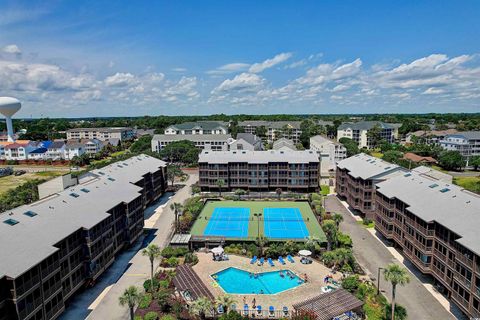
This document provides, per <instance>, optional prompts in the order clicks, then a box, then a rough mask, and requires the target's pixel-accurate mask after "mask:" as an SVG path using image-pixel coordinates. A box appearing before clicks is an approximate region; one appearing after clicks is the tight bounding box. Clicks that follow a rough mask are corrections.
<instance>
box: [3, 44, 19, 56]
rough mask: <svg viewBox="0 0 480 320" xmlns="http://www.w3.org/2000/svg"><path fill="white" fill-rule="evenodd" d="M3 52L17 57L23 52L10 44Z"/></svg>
mask: <svg viewBox="0 0 480 320" xmlns="http://www.w3.org/2000/svg"><path fill="white" fill-rule="evenodd" d="M2 51H3V52H5V53H10V54H15V55H21V54H22V51H21V50H20V48H19V47H18V46H17V45H16V44H9V45H8V46H5V47H3V48H2Z"/></svg>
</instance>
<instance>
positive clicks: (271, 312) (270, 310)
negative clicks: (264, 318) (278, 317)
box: [268, 306, 275, 318]
mask: <svg viewBox="0 0 480 320" xmlns="http://www.w3.org/2000/svg"><path fill="white" fill-rule="evenodd" d="M268 317H269V318H275V308H274V307H273V306H270V307H268Z"/></svg>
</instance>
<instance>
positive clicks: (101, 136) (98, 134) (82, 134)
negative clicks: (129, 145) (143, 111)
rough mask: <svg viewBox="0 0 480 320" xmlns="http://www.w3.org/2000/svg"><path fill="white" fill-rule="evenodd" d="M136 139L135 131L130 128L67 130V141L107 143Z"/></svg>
mask: <svg viewBox="0 0 480 320" xmlns="http://www.w3.org/2000/svg"><path fill="white" fill-rule="evenodd" d="M134 137H135V130H134V129H133V128H128V127H112V128H75V129H69V130H67V140H75V139H76V140H78V139H97V140H100V141H105V140H109V139H119V140H120V141H122V140H130V139H133V138H134Z"/></svg>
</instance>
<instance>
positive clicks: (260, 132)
mask: <svg viewBox="0 0 480 320" xmlns="http://www.w3.org/2000/svg"><path fill="white" fill-rule="evenodd" d="M255 134H256V135H257V136H259V137H260V138H265V137H266V136H267V128H266V127H265V126H259V127H256V128H255Z"/></svg>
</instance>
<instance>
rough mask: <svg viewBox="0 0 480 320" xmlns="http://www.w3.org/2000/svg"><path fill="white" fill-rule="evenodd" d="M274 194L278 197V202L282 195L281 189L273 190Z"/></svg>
mask: <svg viewBox="0 0 480 320" xmlns="http://www.w3.org/2000/svg"><path fill="white" fill-rule="evenodd" d="M275 193H276V194H277V196H278V200H280V196H281V195H282V188H277V189H275Z"/></svg>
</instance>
